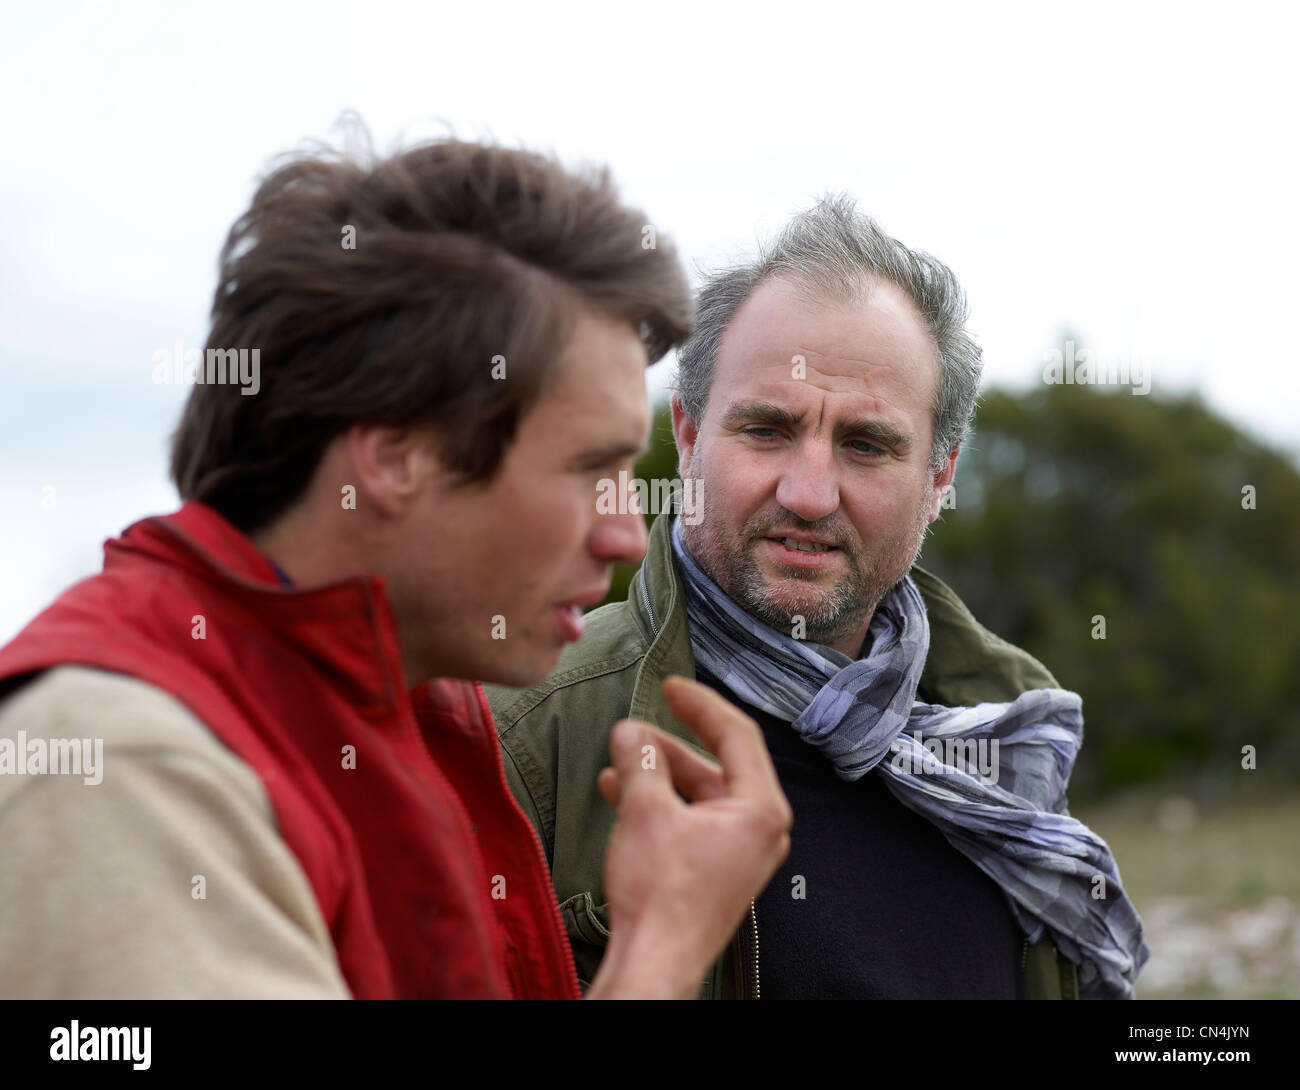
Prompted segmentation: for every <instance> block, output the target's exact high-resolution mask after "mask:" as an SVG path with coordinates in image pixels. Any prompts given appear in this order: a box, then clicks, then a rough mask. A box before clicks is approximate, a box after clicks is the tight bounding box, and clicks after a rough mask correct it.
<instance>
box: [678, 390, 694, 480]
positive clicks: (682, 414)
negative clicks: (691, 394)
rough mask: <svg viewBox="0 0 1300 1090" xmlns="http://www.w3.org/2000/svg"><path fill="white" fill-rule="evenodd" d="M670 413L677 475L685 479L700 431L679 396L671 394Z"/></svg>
mask: <svg viewBox="0 0 1300 1090" xmlns="http://www.w3.org/2000/svg"><path fill="white" fill-rule="evenodd" d="M672 411H673V442H674V443H676V444H677V473H678V476H680V477H686V476H688V475H689V469H690V464H691V455H693V454H694V453H695V440H696V438H697V437H698V436H699V433H700V430H699V427H698V426H697V425H696V423H695V421H694V420H692V419H691V418H690V415H689V414H688V413H687V412H686V406H685V405H683V404H682V395H681V394H673V400H672Z"/></svg>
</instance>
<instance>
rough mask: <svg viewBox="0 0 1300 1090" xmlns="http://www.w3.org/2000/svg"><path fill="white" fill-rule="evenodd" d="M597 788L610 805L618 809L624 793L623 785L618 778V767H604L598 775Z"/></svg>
mask: <svg viewBox="0 0 1300 1090" xmlns="http://www.w3.org/2000/svg"><path fill="white" fill-rule="evenodd" d="M596 790H597V791H599V792H600V797H601V798H603V799H604V800H605V801H606V802H607V803H609V804H610V806H612V807H614V809H615V810H617V809H618V803H619V799H620V798H621V797H622V795H623V785H622V783H621V782H620V780H619V778H618V769H616V768H602V769H601V770H600V772H599V773H597V775H596Z"/></svg>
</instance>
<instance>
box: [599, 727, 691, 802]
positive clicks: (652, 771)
mask: <svg viewBox="0 0 1300 1090" xmlns="http://www.w3.org/2000/svg"><path fill="white" fill-rule="evenodd" d="M648 727H649V724H647V723H642V722H640V721H638V720H636V719H620V720H619V721H618V722H617V723H615V724H614V729H613V731H612V732H611V733H610V736H609V756H610V763H611V764H613V766H614V770H615V771H616V772H617V773H618V779H619V785H620V796H619V801H620V803H622V802H626V801H627V797H628V795H629V794H632V793H633V792H638V793H640V792H647V793H653V794H658V795H662V796H665V797H668V798H671V799H673V800H674V801H676V798H677V796H676V795H675V794H674V793H673V785H672V777H671V775H670V774H669V769H668V767H667V764H666V763H664V762H660V761H659V760H658V759H657V758H656V752H657V751H656V748H655V746H654V744H653V743H652V741H651V738H650V737H649V730H648Z"/></svg>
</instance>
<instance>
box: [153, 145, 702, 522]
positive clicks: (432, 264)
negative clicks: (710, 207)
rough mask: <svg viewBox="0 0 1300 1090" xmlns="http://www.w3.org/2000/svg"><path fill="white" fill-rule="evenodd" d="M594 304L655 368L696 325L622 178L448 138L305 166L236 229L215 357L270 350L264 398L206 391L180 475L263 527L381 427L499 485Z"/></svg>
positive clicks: (186, 432) (269, 182)
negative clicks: (377, 156)
mask: <svg viewBox="0 0 1300 1090" xmlns="http://www.w3.org/2000/svg"><path fill="white" fill-rule="evenodd" d="M367 158H369V157H367ZM349 228H350V229H352V230H353V232H354V240H355V246H354V248H347V247H346V246H345V242H347V241H349V240H348V237H347V230H348V229H349ZM647 243H649V244H648V245H647ZM580 302H585V303H586V304H588V305H592V306H595V307H598V308H601V309H603V310H604V311H606V312H608V313H611V314H613V315H615V316H618V317H621V318H625V319H627V321H628V322H629V323H631V324H632V325H633V326H635V327H636V328H638V329H639V331H640V333H641V335H642V337H643V339H644V341H645V343H646V349H647V352H648V355H649V359H650V362H651V363H653V362H655V361H656V360H658V359H659V358H660V357H661V356H663V354H664V353H665V352H667V351H668V349H669V348H671V347H673V346H674V345H677V344H680V343H681V342H682V341H683V340H685V338H686V337H687V335H688V334H689V333H690V328H691V322H692V319H693V316H694V307H693V304H692V302H691V298H690V291H689V287H688V285H687V282H686V278H685V274H684V273H683V271H682V268H681V266H680V263H679V262H678V260H677V257H676V254H675V251H674V250H673V248H672V247H671V245H669V244H667V242H666V240H664V239H663V238H662V237H658V238H656V237H655V232H654V229H653V228H652V227H651V226H650V225H649V224H648V222H647V221H646V219H645V217H644V215H643V214H642V213H640V212H638V211H636V210H634V209H630V208H627V207H625V206H623V205H622V204H620V203H619V201H618V197H617V193H616V191H615V189H614V185H613V183H612V181H611V180H610V177H609V174H608V171H606V170H603V169H602V170H598V171H597V170H585V171H582V172H571V171H568V170H566V169H564V168H563V167H562V166H561V165H560V164H559V163H558V162H557V161H556V160H554V159H553V158H548V157H545V156H542V155H537V154H534V153H530V152H524V151H518V150H513V149H506V148H501V147H493V146H487V145H480V144H473V143H465V142H462V141H457V140H450V139H449V140H441V141H438V142H436V143H432V144H429V145H425V146H422V147H417V148H414V149H411V150H409V151H406V152H404V153H402V154H399V155H395V156H392V157H391V158H388V159H385V160H382V161H378V162H374V161H373V160H371V161H366V162H359V161H357V158H356V157H355V156H354V155H342V154H338V153H334V152H328V151H327V152H324V153H317V154H314V155H311V156H308V157H295V158H292V159H291V160H290V161H288V162H287V163H285V164H283V165H281V166H280V167H279V168H278V169H276V170H275V171H274V172H273V173H271V174H270V175H269V176H268V177H267V178H266V179H265V180H264V181H263V182H262V183H261V185H260V186H259V188H258V190H257V193H256V195H255V196H254V198H253V203H252V205H251V207H250V208H249V209H248V211H247V212H246V213H244V215H243V216H241V217H240V218H239V220H237V221H236V222H235V224H234V226H233V227H232V228H231V230H230V234H229V236H228V238H227V239H226V243H225V246H224V247H223V248H222V251H221V258H220V276H219V280H218V284H217V291H216V296H215V298H214V300H213V303H212V327H211V332H210V334H209V336H208V342H207V346H206V350H205V356H207V354H208V352H210V351H214V350H216V351H229V350H232V349H238V348H245V349H250V350H251V349H258V350H259V354H260V375H259V382H260V388H258V390H257V392H256V393H253V394H252V395H251V396H250V395H249V394H245V393H243V392H241V389H240V387H239V386H238V385H221V384H207V385H204V384H200V385H196V386H194V388H193V389H192V391H191V393H190V397H189V400H188V402H187V403H186V406H185V411H184V414H183V415H182V417H181V422H180V425H179V427H178V428H177V431H176V434H175V436H174V439H173V447H172V463H171V472H172V477H173V479H174V480H175V481H176V485H177V487H178V488H179V490H180V494H181V496H182V497H183V498H185V499H197V500H201V501H203V502H205V503H208V504H210V505H212V506H213V507H215V508H217V509H218V510H219V511H221V512H222V514H224V515H225V516H226V517H227V518H228V519H230V520H231V521H232V522H233V523H234V524H235V525H236V526H238V527H240V528H241V529H242V530H244V531H245V532H252V531H254V530H257V529H259V528H261V527H263V526H265V525H267V524H268V523H270V522H271V521H273V520H274V519H275V518H276V517H277V516H278V515H279V514H281V513H282V512H283V511H284V510H285V509H286V508H287V507H288V506H289V505H290V504H291V503H292V502H293V501H294V500H295V499H297V498H298V496H299V495H301V493H302V491H303V490H304V489H305V488H306V486H307V484H308V482H309V481H310V479H311V476H312V474H313V473H314V472H315V469H316V466H317V464H318V463H319V461H320V457H321V454H322V452H323V451H324V448H325V446H326V444H327V443H328V442H329V441H330V440H331V439H333V438H334V437H335V436H336V435H338V434H339V433H341V432H343V431H345V430H346V429H347V428H348V427H349V426H350V425H351V424H353V423H358V422H370V423H381V424H390V425H394V426H402V425H419V424H428V425H431V426H432V427H433V428H434V429H435V432H436V434H437V436H438V439H439V444H440V449H441V452H442V457H443V460H444V461H445V463H446V464H447V465H448V467H449V468H451V469H453V470H455V471H457V472H458V473H459V474H460V475H461V476H462V478H463V480H464V481H465V482H472V481H481V480H487V479H490V478H491V477H492V476H493V474H494V473H495V472H496V469H497V467H498V466H499V465H500V462H501V459H502V457H503V455H504V453H505V450H506V447H507V446H508V444H509V443H510V441H511V440H512V439H513V437H514V434H515V429H516V426H517V424H518V421H519V419H520V418H521V416H522V415H523V414H524V413H525V411H526V410H527V409H528V408H529V407H530V406H531V405H532V404H533V403H535V402H536V401H537V399H538V398H539V397H540V396H541V394H542V392H543V391H544V389H545V388H546V384H547V381H548V379H549V377H550V374H551V372H552V370H553V365H554V363H555V360H556V358H557V357H558V355H559V353H560V352H561V350H562V348H563V345H564V343H565V340H566V339H567V331H568V329H569V328H570V326H571V321H572V317H573V311H574V307H575V305H576V304H577V303H580ZM498 357H503V358H504V366H505V370H506V379H505V380H504V381H502V380H501V379H500V377H499V372H498V377H493V368H494V362H495V363H497V364H500V363H501V362H502V360H501V359H499V358H498Z"/></svg>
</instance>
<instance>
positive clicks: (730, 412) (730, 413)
mask: <svg viewBox="0 0 1300 1090" xmlns="http://www.w3.org/2000/svg"><path fill="white" fill-rule="evenodd" d="M802 420H803V414H802V413H799V414H796V413H792V412H791V411H790V410H789V409H783V408H782V407H781V406H780V405H775V404H773V403H772V402H770V401H738V402H736V403H735V404H734V405H729V406H728V407H727V410H726V411H725V412H724V413H723V414H722V421H721V423H722V426H723V427H724V428H736V427H739V426H741V425H742V424H760V425H765V426H768V427H784V428H792V427H794V426H795V425H796V424H798V423H799V422H800V421H802ZM837 430H838V431H839V432H840V434H841V435H852V436H859V437H861V438H864V439H870V440H872V441H873V442H876V443H879V444H881V445H882V446H886V447H889V448H890V449H892V450H894V451H895V452H897V453H898V454H900V455H903V454H907V453H908V452H909V451H911V449H912V437H911V436H910V435H904V434H903V433H902V432H901V431H899V430H898V429H897V428H895V427H893V426H892V425H890V424H885V423H882V422H881V421H879V420H869V419H862V420H849V421H846V422H845V423H843V424H841V425H840V426H839V428H838V429H837Z"/></svg>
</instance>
